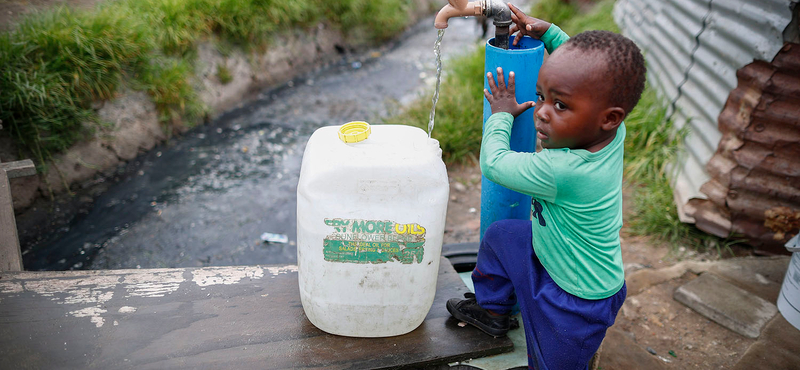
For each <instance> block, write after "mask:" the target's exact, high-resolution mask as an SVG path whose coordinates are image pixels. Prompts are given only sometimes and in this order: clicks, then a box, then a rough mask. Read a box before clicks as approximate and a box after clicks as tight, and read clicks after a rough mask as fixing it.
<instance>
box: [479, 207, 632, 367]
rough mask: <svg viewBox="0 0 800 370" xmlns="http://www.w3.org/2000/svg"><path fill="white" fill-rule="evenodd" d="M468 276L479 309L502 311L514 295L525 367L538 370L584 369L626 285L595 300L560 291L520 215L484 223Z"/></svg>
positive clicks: (510, 306)
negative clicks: (525, 349) (523, 340)
mask: <svg viewBox="0 0 800 370" xmlns="http://www.w3.org/2000/svg"><path fill="white" fill-rule="evenodd" d="M472 282H473V283H474V284H475V296H476V298H477V299H478V304H480V305H481V307H483V308H485V309H488V310H492V311H494V312H497V313H506V312H510V311H511V308H512V307H513V306H514V304H515V303H516V302H517V301H519V305H520V312H521V313H522V320H523V323H524V327H525V338H526V342H527V346H528V367H529V368H532V369H539V370H566V369H576V370H578V369H586V368H587V367H588V364H589V360H591V358H592V355H594V353H595V352H597V349H598V348H599V347H600V343H601V342H602V341H603V337H605V335H606V329H608V327H610V326H611V325H612V324H614V320H615V319H616V317H617V312H618V311H619V309H620V308H621V307H622V303H623V302H624V301H625V295H626V291H627V289H626V287H625V285H623V286H622V289H620V290H619V291H618V292H617V293H615V294H614V295H612V296H611V297H608V298H605V299H599V300H588V299H583V298H579V297H576V296H574V295H572V294H569V293H567V292H565V291H564V290H563V289H561V288H560V287H559V286H558V285H556V283H555V282H554V281H553V279H552V278H550V275H549V274H548V273H547V271H546V270H545V269H544V266H542V264H541V262H539V259H538V258H537V257H536V254H535V253H534V252H533V247H532V246H531V221H526V220H502V221H497V222H495V223H493V224H492V225H491V226H489V228H488V229H486V233H485V234H484V235H483V240H482V241H481V247H480V250H479V251H478V262H477V265H476V266H475V270H474V271H473V272H472Z"/></svg>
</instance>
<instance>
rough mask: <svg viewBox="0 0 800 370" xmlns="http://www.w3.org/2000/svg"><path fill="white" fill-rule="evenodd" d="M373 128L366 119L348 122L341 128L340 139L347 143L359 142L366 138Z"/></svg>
mask: <svg viewBox="0 0 800 370" xmlns="http://www.w3.org/2000/svg"><path fill="white" fill-rule="evenodd" d="M371 133H372V130H371V129H370V128H369V123H366V122H364V121H352V122H347V123H345V124H344V125H342V127H340V128H339V139H340V140H342V141H344V142H345V143H357V142H359V141H363V140H366V139H367V138H368V137H369V134H371Z"/></svg>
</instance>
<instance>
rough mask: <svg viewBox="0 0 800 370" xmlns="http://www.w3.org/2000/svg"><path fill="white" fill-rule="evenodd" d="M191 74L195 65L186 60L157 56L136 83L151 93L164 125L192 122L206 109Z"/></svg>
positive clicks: (138, 87)
mask: <svg viewBox="0 0 800 370" xmlns="http://www.w3.org/2000/svg"><path fill="white" fill-rule="evenodd" d="M191 75H192V67H191V65H190V64H189V63H188V62H186V61H185V60H182V59H175V58H161V59H156V60H154V61H153V62H151V63H149V64H148V65H147V67H146V68H144V70H143V72H142V73H141V75H140V76H138V83H136V84H135V85H134V87H136V88H137V89H141V90H145V91H147V93H148V94H150V96H151V97H152V98H153V102H155V104H156V109H158V112H159V118H160V120H161V122H162V123H164V124H165V127H167V128H169V127H175V126H177V127H180V126H182V125H183V124H184V122H186V123H188V124H189V125H191V124H193V123H194V122H196V120H197V119H198V118H200V117H202V116H203V114H204V113H205V108H204V107H203V105H202V103H200V100H199V98H198V96H197V92H196V91H195V90H194V88H193V86H192V85H191V81H190V78H191ZM183 118H186V119H183Z"/></svg>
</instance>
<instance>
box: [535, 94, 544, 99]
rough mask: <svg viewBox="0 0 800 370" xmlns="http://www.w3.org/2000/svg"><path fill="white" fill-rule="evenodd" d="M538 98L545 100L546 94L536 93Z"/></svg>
mask: <svg viewBox="0 0 800 370" xmlns="http://www.w3.org/2000/svg"><path fill="white" fill-rule="evenodd" d="M536 99H537V100H539V101H544V95H542V94H540V93H536Z"/></svg>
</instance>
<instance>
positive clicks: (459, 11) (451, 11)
mask: <svg viewBox="0 0 800 370" xmlns="http://www.w3.org/2000/svg"><path fill="white" fill-rule="evenodd" d="M483 7H484V6H483V0H480V1H471V2H467V0H449V4H447V5H445V6H444V7H443V8H442V9H441V10H439V13H438V14H436V19H435V20H434V22H433V26H434V27H436V28H438V29H440V30H441V29H445V28H447V21H448V20H449V19H450V18H453V17H470V16H476V15H481V14H483Z"/></svg>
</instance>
